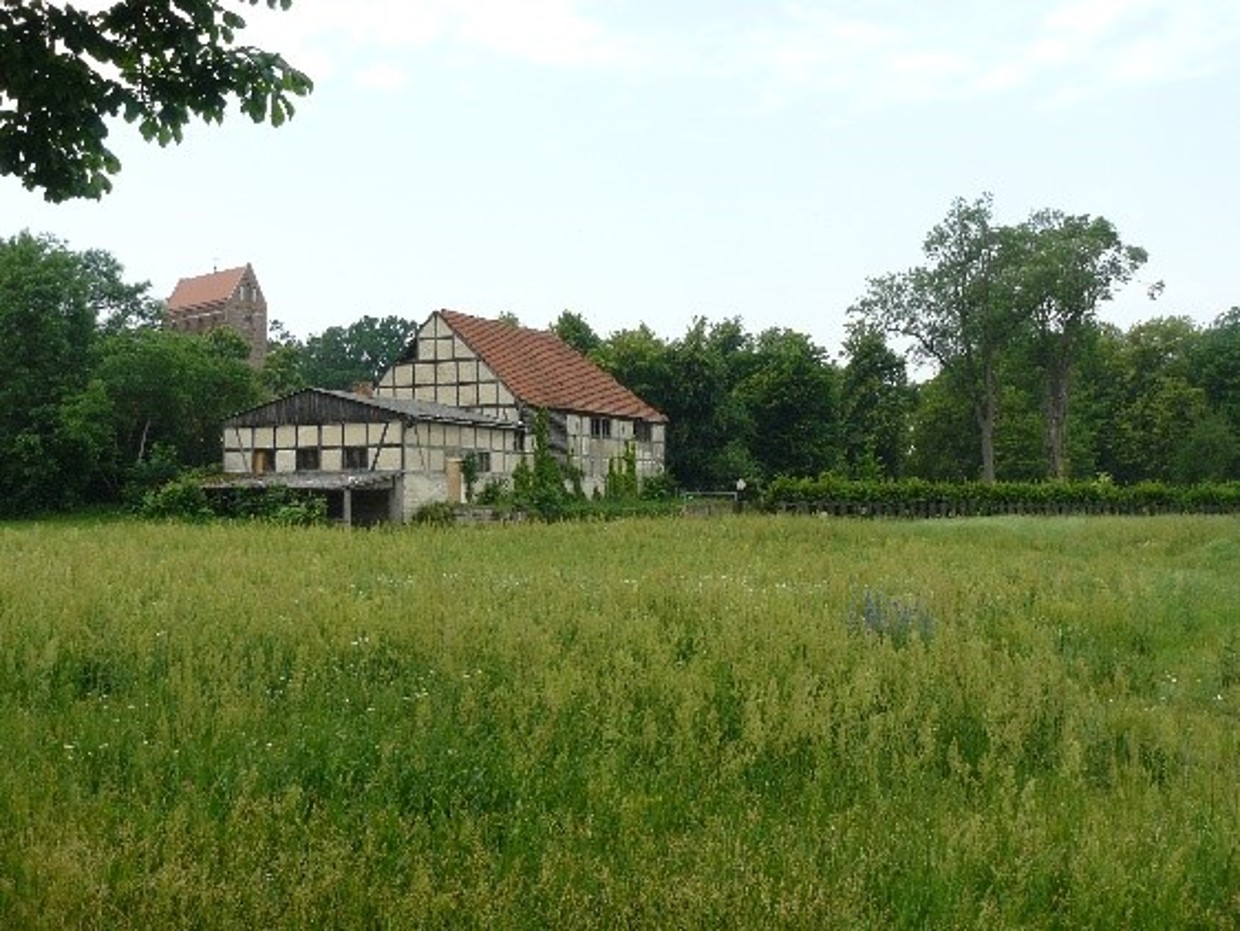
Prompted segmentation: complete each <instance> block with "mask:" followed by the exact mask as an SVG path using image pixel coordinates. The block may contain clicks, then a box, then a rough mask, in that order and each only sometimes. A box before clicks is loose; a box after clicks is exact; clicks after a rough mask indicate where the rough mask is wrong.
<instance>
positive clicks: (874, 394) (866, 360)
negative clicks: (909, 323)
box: [840, 322, 914, 478]
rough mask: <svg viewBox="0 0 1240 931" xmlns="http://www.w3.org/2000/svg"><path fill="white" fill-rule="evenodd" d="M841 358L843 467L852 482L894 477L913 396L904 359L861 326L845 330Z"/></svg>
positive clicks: (904, 451) (878, 332)
mask: <svg viewBox="0 0 1240 931" xmlns="http://www.w3.org/2000/svg"><path fill="white" fill-rule="evenodd" d="M844 355H845V358H846V359H847V361H846V362H845V363H844V369H843V372H842V373H841V384H840V421H841V425H842V436H841V438H840V442H841V445H842V451H843V455H844V463H845V465H846V466H847V467H848V471H849V474H851V475H853V476H855V477H857V478H876V477H879V476H883V477H887V478H898V477H899V476H900V475H901V474H902V473H903V468H904V460H905V458H906V456H907V454H908V445H909V433H908V427H909V414H910V412H911V410H912V405H913V397H914V392H913V390H912V389H911V388H910V387H909V383H908V372H907V369H906V366H905V364H904V360H903V359H902V358H900V356H899V355H898V354H897V353H895V352H894V351H893V350H892V349H891V348H890V347H889V346H888V345H887V340H886V339H885V338H884V336H883V333H882V331H881V330H878V329H875V328H874V327H871V326H867V325H865V323H863V322H862V323H858V324H855V325H853V326H851V327H849V329H848V336H847V338H846V339H845V340H844Z"/></svg>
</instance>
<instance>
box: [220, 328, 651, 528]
mask: <svg viewBox="0 0 1240 931" xmlns="http://www.w3.org/2000/svg"><path fill="white" fill-rule="evenodd" d="M367 388H368V390H367V391H358V392H344V391H329V390H326V389H322V388H306V389H303V390H301V391H297V392H294V393H293V394H290V395H288V396H286V397H283V398H279V399H278V400H275V401H270V402H268V403H266V404H262V405H259V406H258V407H255V408H252V409H250V410H247V411H242V412H241V413H239V414H236V415H234V416H233V417H230V418H229V419H228V420H227V421H225V423H224V425H223V447H224V463H223V466H224V473H225V474H224V477H223V480H222V481H221V482H220V483H218V486H230V487H236V486H242V487H245V486H251V487H265V486H269V485H284V486H287V487H290V488H297V489H302V490H305V491H310V492H314V493H316V494H322V495H324V496H325V497H326V499H327V504H328V513H329V514H330V515H331V516H333V517H335V518H336V519H339V520H342V521H344V522H345V523H349V524H353V523H375V522H379V521H389V520H390V521H397V522H400V521H407V520H409V519H410V518H411V517H412V516H413V514H414V513H415V512H416V511H417V509H418V508H420V507H422V506H423V505H425V504H429V503H432V502H438V501H446V502H453V503H458V502H462V501H464V500H465V496H466V488H465V482H464V476H463V464H464V462H465V461H466V457H472V460H473V462H474V464H475V465H476V466H477V471H478V482H479V484H485V483H486V482H488V481H492V480H500V481H509V480H510V479H511V477H512V474H513V471H514V470H515V469H516V467H517V465H518V463H519V462H520V461H521V460H522V458H523V457H524V456H526V455H527V454H529V453H532V451H533V423H534V416H535V414H536V412H537V411H539V410H545V411H546V412H547V415H548V423H549V426H550V445H551V448H552V451H553V453H555V454H556V455H557V456H558V457H559V458H561V460H563V461H565V462H567V463H571V464H572V465H574V466H575V467H577V468H578V469H580V470H581V474H582V476H583V483H582V484H583V488H584V490H585V491H586V492H587V493H593V492H594V491H595V490H596V489H597V490H601V489H602V488H603V486H604V483H605V480H606V476H607V472H608V468H609V466H610V464H611V463H612V462H613V461H614V460H615V459H617V458H619V457H621V456H623V455H625V453H626V451H630V450H631V451H632V452H633V454H634V456H635V459H636V462H637V467H638V473H639V475H641V476H652V475H657V474H660V473H661V472H662V471H663V459H664V449H665V431H666V425H667V418H666V417H665V416H664V415H663V414H661V413H660V412H659V411H657V410H656V409H655V408H653V407H651V406H650V405H649V404H647V403H646V402H645V401H643V400H642V399H641V398H639V397H637V395H635V394H633V392H631V391H629V390H628V389H627V388H625V387H624V386H623V385H621V384H620V383H619V382H617V381H616V380H615V379H614V378H612V376H610V375H609V374H607V373H606V372H604V371H603V370H602V369H600V368H599V367H598V366H596V365H594V364H593V363H592V362H590V361H589V360H588V359H586V358H585V357H584V356H583V355H581V354H580V353H578V352H577V351H576V350H574V349H573V348H572V347H570V346H568V345H567V344H566V343H564V342H563V341H562V340H561V339H560V338H559V337H558V336H556V335H555V334H554V333H552V332H550V331H546V330H533V329H529V328H526V327H520V326H516V325H513V324H509V323H506V322H503V321H497V320H486V319H483V318H480V317H473V316H470V315H468V314H462V313H458V312H455V311H447V310H443V311H438V312H436V313H435V314H432V315H431V317H430V318H429V319H428V320H427V321H426V323H424V324H423V325H422V326H420V327H419V328H418V330H417V332H416V333H415V335H414V337H413V338H412V339H411V340H410V342H409V345H408V346H407V347H406V348H405V351H404V352H403V353H402V355H401V357H400V358H399V359H398V360H397V362H396V363H395V364H394V365H393V366H392V367H391V368H390V369H388V371H386V372H385V373H384V374H383V375H382V376H381V377H380V379H379V381H378V384H377V385H376V386H374V387H373V390H369V386H367Z"/></svg>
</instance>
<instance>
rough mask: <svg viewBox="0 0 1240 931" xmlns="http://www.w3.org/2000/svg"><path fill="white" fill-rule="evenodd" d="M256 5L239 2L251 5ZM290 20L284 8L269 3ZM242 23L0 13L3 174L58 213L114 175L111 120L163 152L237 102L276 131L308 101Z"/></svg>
mask: <svg viewBox="0 0 1240 931" xmlns="http://www.w3.org/2000/svg"><path fill="white" fill-rule="evenodd" d="M258 2H259V0H235V3H236V4H240V3H248V4H250V5H256V4H257V3H258ZM266 3H267V6H268V7H270V8H272V9H275V8H276V7H279V8H281V9H288V7H289V5H290V3H291V0H266ZM244 27H245V20H244V19H242V17H241V16H240V15H238V14H237V13H236V12H235V11H234V10H232V9H228V8H227V7H226V4H225V2H222V0H115V2H113V3H112V4H111V6H109V7H107V8H106V9H103V10H100V11H98V12H93V13H92V12H87V11H84V10H81V9H78V8H76V7H74V6H72V5H64V6H61V5H59V4H56V3H53V2H51V0H23V2H21V3H14V2H12V0H8V2H6V3H4V4H3V5H0V174H6V175H13V176H15V177H17V178H18V179H19V180H20V181H21V182H22V184H23V185H24V186H25V187H26V188H28V189H30V190H36V189H37V190H42V191H43V196H44V197H45V198H46V199H47V200H49V201H54V202H59V201H64V200H68V199H70V198H78V197H87V198H96V199H97V198H99V197H101V196H102V195H103V194H106V193H107V192H108V191H110V190H111V189H112V182H111V180H110V176H112V175H115V174H116V173H117V172H118V171H120V168H121V164H120V161H119V159H117V157H116V155H115V154H114V153H113V152H112V150H111V149H109V148H108V146H107V144H106V140H107V137H108V125H107V118H108V117H115V116H117V115H120V116H123V117H124V118H125V120H126V121H127V122H130V123H134V122H136V123H137V124H138V129H139V131H140V132H141V133H142V136H143V138H145V139H146V140H148V141H151V140H154V141H156V142H158V143H159V144H160V145H161V146H165V145H167V144H168V143H169V142H180V141H181V137H182V130H183V128H184V126H185V125H186V124H187V123H188V122H189V121H190V119H191V118H193V117H195V116H197V117H200V118H202V119H203V120H206V121H207V122H220V121H222V119H223V117H224V113H225V111H226V109H227V107H228V104H229V100H230V99H231V98H235V99H236V100H237V102H238V103H239V105H240V108H241V110H242V112H243V113H245V114H246V115H247V116H249V117H250V118H251V119H253V120H254V121H255V122H264V121H266V120H270V122H271V123H272V125H274V126H279V125H281V124H282V123H283V122H284V121H285V120H286V119H288V118H289V117H290V116H292V114H293V104H292V98H293V97H298V96H304V95H306V94H308V93H309V92H310V90H311V89H312V86H313V85H312V83H311V81H310V79H309V78H308V77H306V75H304V74H302V73H301V72H300V71H298V70H297V69H296V68H293V67H292V66H291V65H289V64H288V63H287V62H285V61H284V59H283V58H281V57H280V56H279V55H276V54H273V53H270V52H265V51H262V50H261V49H257V48H253V47H251V46H246V45H240V44H237V33H238V32H239V31H240V30H242V29H243V28H244Z"/></svg>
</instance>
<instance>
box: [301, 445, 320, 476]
mask: <svg viewBox="0 0 1240 931" xmlns="http://www.w3.org/2000/svg"><path fill="white" fill-rule="evenodd" d="M318 470H319V449H318V447H317V446H315V447H311V448H309V449H299V450H297V471H298V472H317V471H318Z"/></svg>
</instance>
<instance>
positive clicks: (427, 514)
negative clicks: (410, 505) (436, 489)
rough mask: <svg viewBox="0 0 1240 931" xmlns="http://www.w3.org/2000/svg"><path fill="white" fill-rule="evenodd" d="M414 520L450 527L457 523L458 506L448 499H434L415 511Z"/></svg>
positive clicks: (419, 522) (434, 525)
mask: <svg viewBox="0 0 1240 931" xmlns="http://www.w3.org/2000/svg"><path fill="white" fill-rule="evenodd" d="M413 522H414V523H415V524H430V525H431V526H433V527H448V526H451V525H452V524H454V523H456V508H454V507H453V506H452V505H450V504H449V503H448V502H447V501H432V502H431V503H430V504H424V505H422V506H421V507H420V508H418V509H417V511H415V512H414V514H413Z"/></svg>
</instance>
